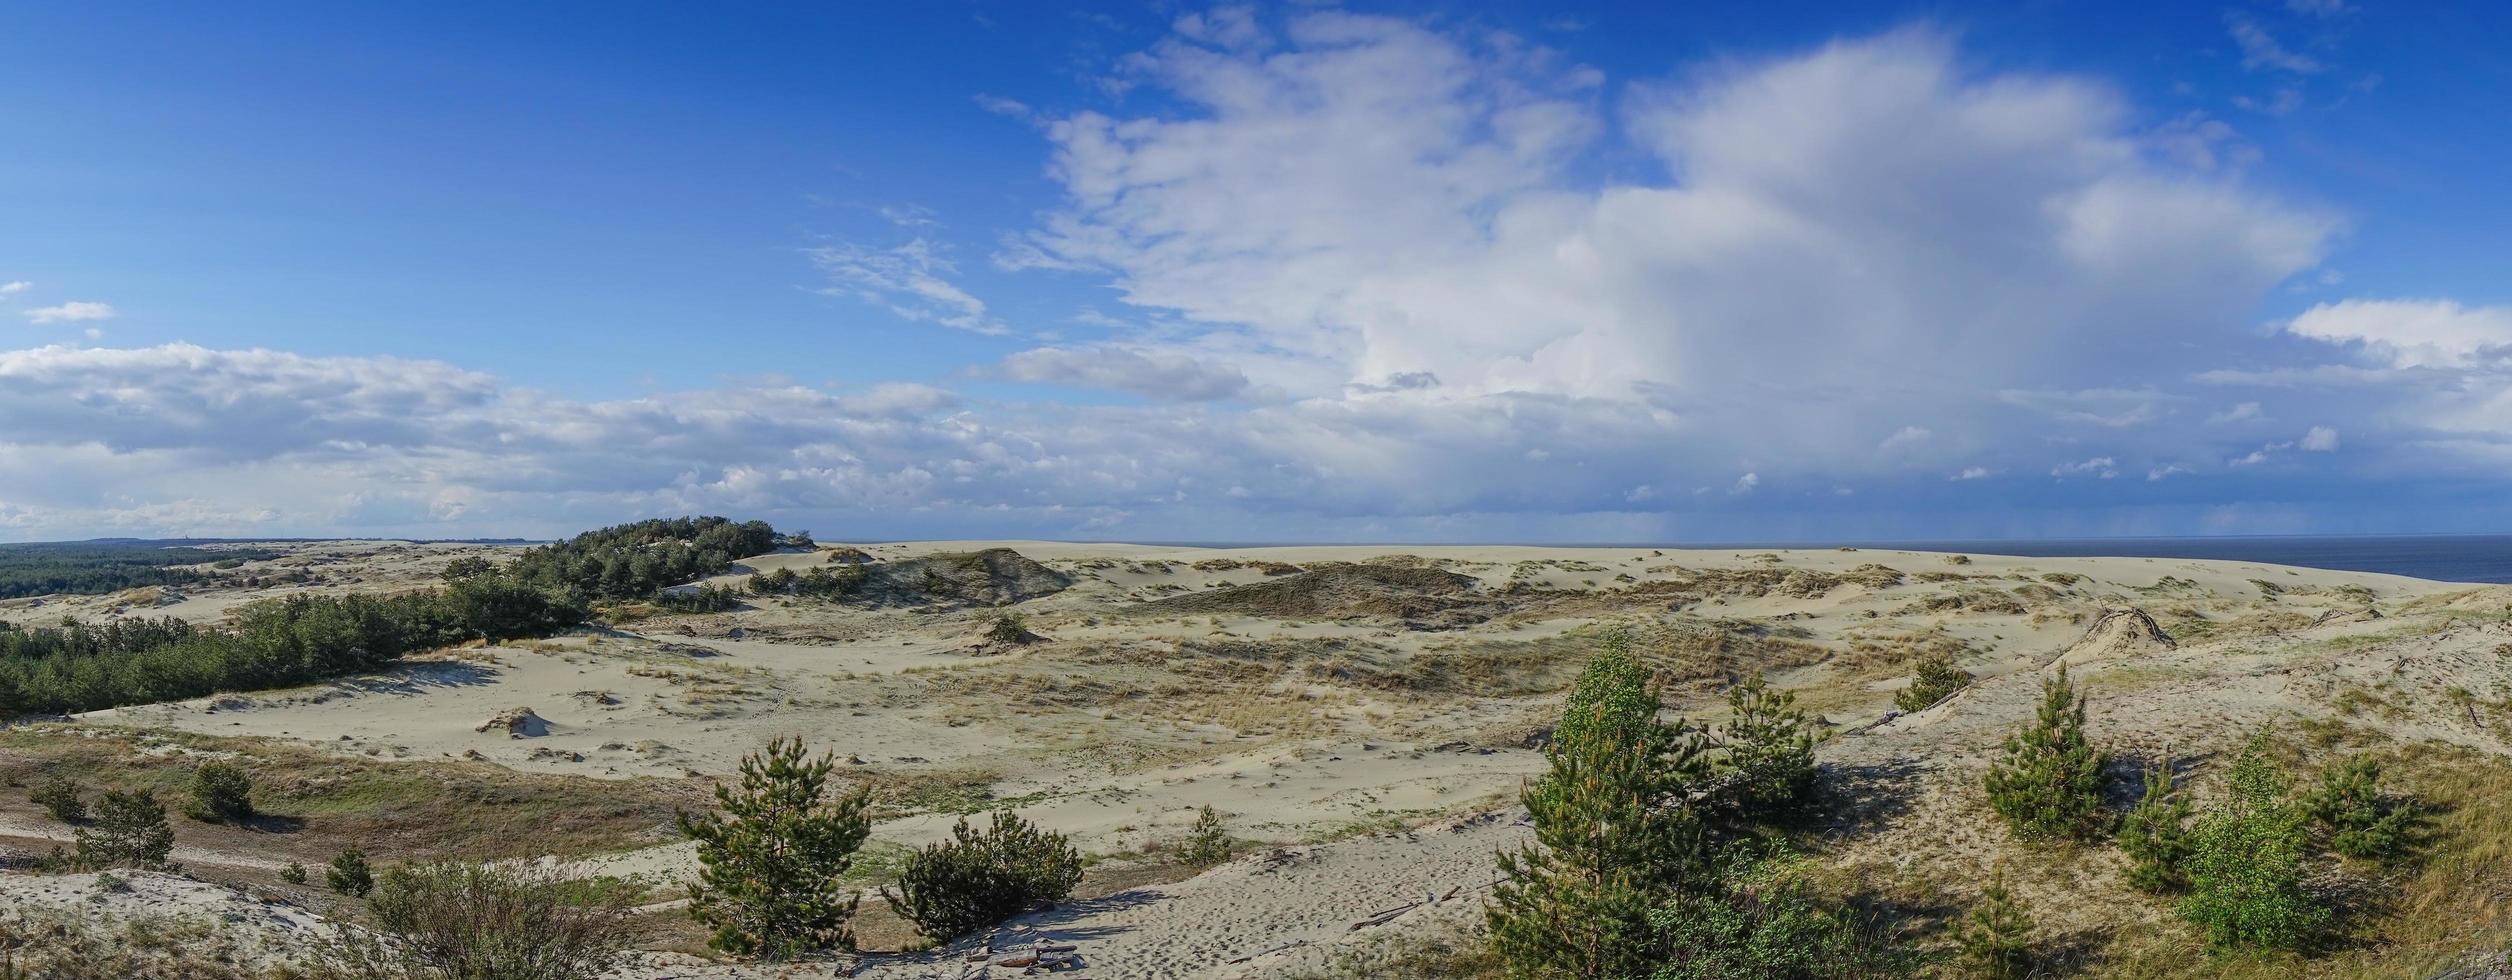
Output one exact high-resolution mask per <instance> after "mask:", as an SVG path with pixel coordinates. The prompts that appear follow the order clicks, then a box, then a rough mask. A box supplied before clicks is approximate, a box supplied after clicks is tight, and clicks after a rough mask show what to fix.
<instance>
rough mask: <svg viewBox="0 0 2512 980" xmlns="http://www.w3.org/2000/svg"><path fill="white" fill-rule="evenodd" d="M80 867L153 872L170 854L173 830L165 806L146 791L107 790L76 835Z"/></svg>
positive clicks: (172, 849)
mask: <svg viewBox="0 0 2512 980" xmlns="http://www.w3.org/2000/svg"><path fill="white" fill-rule="evenodd" d="M77 844H78V854H77V857H76V860H77V862H78V864H79V866H80V867H86V868H154V867H160V866H163V865H164V864H165V863H166V855H168V854H171V853H173V852H174V828H172V827H169V826H166V807H165V804H162V803H159V802H157V794H155V793H152V792H150V791H148V790H144V789H143V790H137V791H134V792H129V793H123V792H115V791H111V790H108V791H106V793H105V795H103V796H102V797H99V798H98V799H97V800H96V813H95V821H94V822H93V823H90V824H88V825H87V826H84V827H80V828H79V829H78V834H77Z"/></svg>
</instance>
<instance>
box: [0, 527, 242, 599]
mask: <svg viewBox="0 0 2512 980" xmlns="http://www.w3.org/2000/svg"><path fill="white" fill-rule="evenodd" d="M278 554H279V553H278V552H276V551H269V550H264V549H232V548H221V549H218V550H215V551H212V550H208V549H203V548H184V547H169V546H168V543H167V542H159V541H64V542H55V543H45V544H11V545H0V599H15V598H18V597H20V596H30V595H53V594H56V593H66V594H72V595H97V594H102V593H106V592H119V591H121V590H123V589H135V588H139V587H142V586H149V585H189V584H191V583H193V582H197V581H200V580H202V579H204V578H206V577H207V576H206V575H204V574H203V573H201V572H198V571H195V570H193V569H190V568H184V567H181V566H185V565H206V564H211V563H220V564H224V563H226V562H231V561H237V560H239V559H241V560H245V561H255V560H260V559H264V558H271V557H274V556H276V555H278ZM228 567H233V566H228Z"/></svg>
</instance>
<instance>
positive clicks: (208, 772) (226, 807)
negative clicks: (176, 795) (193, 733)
mask: <svg viewBox="0 0 2512 980" xmlns="http://www.w3.org/2000/svg"><path fill="white" fill-rule="evenodd" d="M183 812H184V814H185V815H187V816H189V817H191V818H192V819H194V820H199V821H203V822H205V823H243V822H245V821H247V820H251V819H253V780H252V778H251V777H249V776H246V775H245V774H244V770H242V769H239V768H237V767H236V765H235V764H234V763H231V762H204V763H202V764H201V767H200V768H198V769H195V770H193V771H192V799H191V802H190V803H188V804H186V805H185V806H184V810H183Z"/></svg>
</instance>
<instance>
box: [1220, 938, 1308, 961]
mask: <svg viewBox="0 0 2512 980" xmlns="http://www.w3.org/2000/svg"><path fill="white" fill-rule="evenodd" d="M1306 945H1308V940H1305V939H1294V940H1291V941H1290V942H1287V943H1283V944H1281V945H1279V946H1267V947H1265V948H1263V949H1260V950H1257V951H1255V952H1253V953H1249V954H1247V955H1245V956H1241V957H1238V958H1236V959H1232V960H1227V961H1225V962H1227V963H1230V964H1233V965H1235V964H1239V963H1245V962H1247V961H1249V960H1252V959H1255V958H1257V957H1259V956H1272V955H1273V954H1275V953H1279V952H1282V951H1283V950H1286V949H1298V948H1300V947H1302V946H1306Z"/></svg>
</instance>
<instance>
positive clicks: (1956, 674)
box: [1893, 653, 1971, 712]
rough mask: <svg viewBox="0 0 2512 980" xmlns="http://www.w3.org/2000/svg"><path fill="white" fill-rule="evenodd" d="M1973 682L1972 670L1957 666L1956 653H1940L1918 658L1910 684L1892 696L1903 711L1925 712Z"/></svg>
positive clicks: (1895, 704)
mask: <svg viewBox="0 0 2512 980" xmlns="http://www.w3.org/2000/svg"><path fill="white" fill-rule="evenodd" d="M1970 684H1971V672H1970V671H1967V670H1964V669H1962V668H1960V667H1957V666H1954V655H1953V654H1950V653H1937V654H1935V655H1933V656H1930V657H1928V658H1927V659H1924V660H1921V661H1919V667H1918V670H1917V672H1915V673H1913V674H1912V675H1911V677H1910V686H1908V687H1904V688H1902V689H1901V693H1898V694H1895V695H1893V707H1896V708H1900V709H1901V710H1902V711H1904V712H1911V711H1924V710H1927V709H1928V708H1931V707H1934V706H1935V705H1936V703H1937V702H1939V701H1943V700H1945V699H1946V698H1948V697H1952V696H1953V694H1954V692H1956V691H1959V690H1962V689H1963V688H1965V687H1967V686H1969V685H1970Z"/></svg>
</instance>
